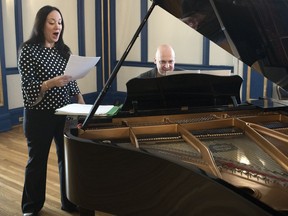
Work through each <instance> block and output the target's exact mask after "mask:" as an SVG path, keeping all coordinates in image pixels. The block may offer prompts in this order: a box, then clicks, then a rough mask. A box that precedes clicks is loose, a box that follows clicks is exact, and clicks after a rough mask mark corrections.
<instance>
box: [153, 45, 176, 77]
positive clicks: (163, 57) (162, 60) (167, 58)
mask: <svg viewBox="0 0 288 216" xmlns="http://www.w3.org/2000/svg"><path fill="white" fill-rule="evenodd" d="M154 63H155V64H156V66H157V69H158V75H160V76H165V75H166V73H167V72H168V71H173V70H174V64H175V52H174V50H173V48H172V47H171V46H170V45H168V44H162V45H160V46H159V47H158V48H157V51H156V54H155V59H154Z"/></svg>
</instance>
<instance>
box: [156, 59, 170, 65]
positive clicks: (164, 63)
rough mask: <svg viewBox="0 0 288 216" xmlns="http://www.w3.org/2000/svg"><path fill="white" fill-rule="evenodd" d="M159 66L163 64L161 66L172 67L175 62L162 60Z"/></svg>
mask: <svg viewBox="0 0 288 216" xmlns="http://www.w3.org/2000/svg"><path fill="white" fill-rule="evenodd" d="M159 64H161V65H166V64H169V65H172V64H174V60H169V61H164V60H160V61H159Z"/></svg>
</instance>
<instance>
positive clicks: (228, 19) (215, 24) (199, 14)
mask: <svg viewBox="0 0 288 216" xmlns="http://www.w3.org/2000/svg"><path fill="white" fill-rule="evenodd" d="M154 2H155V3H156V4H157V5H159V6H160V7H161V8H163V9H164V10H166V11H168V12H169V13H171V14H172V15H173V16H175V17H177V18H179V19H180V20H182V21H183V22H185V23H186V24H188V25H189V26H191V27H192V28H194V29H195V30H197V31H198V32H199V33H201V34H202V35H204V36H205V37H207V38H208V39H209V40H211V41H213V42H214V43H216V44H218V45H219V46H220V47H222V48H223V49H225V50H226V51H228V52H230V53H231V54H232V55H234V56H235V57H237V58H238V59H240V60H241V61H242V62H244V63H245V64H247V65H249V66H251V67H252V68H253V69H255V70H256V71H258V72H260V73H262V74H263V75H264V76H265V77H266V78H268V79H269V80H270V81H272V82H274V83H275V84H277V85H279V86H281V87H283V88H284V89H286V90H288V22H287V20H288V13H287V12H288V1H287V0H155V1H154Z"/></svg>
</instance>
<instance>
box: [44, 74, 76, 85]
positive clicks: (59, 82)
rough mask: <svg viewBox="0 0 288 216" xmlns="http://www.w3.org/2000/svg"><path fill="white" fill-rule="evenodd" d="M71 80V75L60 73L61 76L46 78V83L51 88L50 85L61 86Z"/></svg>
mask: <svg viewBox="0 0 288 216" xmlns="http://www.w3.org/2000/svg"><path fill="white" fill-rule="evenodd" d="M71 80H72V76H69V75H62V76H57V77H54V78H53V79H50V80H47V81H46V82H47V85H48V86H49V87H50V88H52V87H55V86H56V87H62V86H65V85H67V84H68V83H69V82H70V81H71Z"/></svg>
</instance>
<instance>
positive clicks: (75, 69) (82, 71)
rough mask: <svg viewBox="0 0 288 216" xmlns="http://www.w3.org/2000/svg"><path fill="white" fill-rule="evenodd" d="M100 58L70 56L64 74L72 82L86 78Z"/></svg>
mask: <svg viewBox="0 0 288 216" xmlns="http://www.w3.org/2000/svg"><path fill="white" fill-rule="evenodd" d="M99 60H100V57H87V56H77V55H71V56H70V58H69V61H68V63H67V66H66V69H65V72H64V74H65V75H70V76H72V79H73V80H77V79H81V78H83V77H84V76H86V75H87V74H88V73H89V72H90V71H91V69H92V68H93V67H95V66H96V64H97V63H98V62H99Z"/></svg>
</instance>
